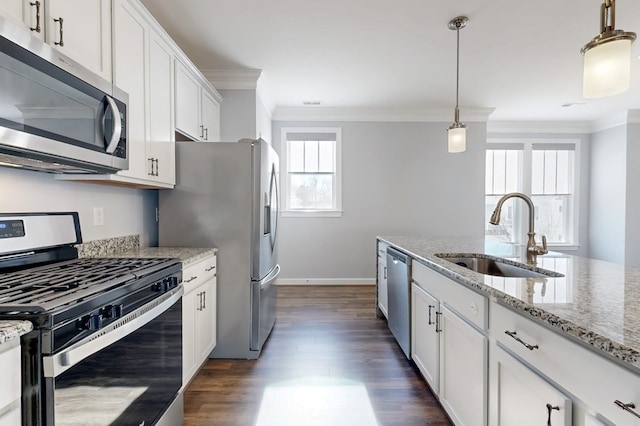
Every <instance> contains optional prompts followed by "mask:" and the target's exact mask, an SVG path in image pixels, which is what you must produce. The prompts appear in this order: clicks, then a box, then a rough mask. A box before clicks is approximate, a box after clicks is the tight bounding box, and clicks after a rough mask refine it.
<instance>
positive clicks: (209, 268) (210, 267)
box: [204, 266, 216, 272]
mask: <svg viewBox="0 0 640 426" xmlns="http://www.w3.org/2000/svg"><path fill="white" fill-rule="evenodd" d="M214 269H216V267H215V266H209V267H208V268H207V269H205V270H204V271H205V272H209V271H213V270H214Z"/></svg>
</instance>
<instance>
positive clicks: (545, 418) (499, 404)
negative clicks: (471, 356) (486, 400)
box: [490, 345, 572, 426]
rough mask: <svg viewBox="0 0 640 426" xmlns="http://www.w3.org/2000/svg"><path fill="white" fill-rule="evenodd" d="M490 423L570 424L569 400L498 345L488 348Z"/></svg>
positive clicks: (523, 425) (507, 425) (525, 425)
mask: <svg viewBox="0 0 640 426" xmlns="http://www.w3.org/2000/svg"><path fill="white" fill-rule="evenodd" d="M491 360H492V361H491V371H492V376H491V385H490V388H491V389H492V406H491V424H492V425H496V426H510V425H518V426H540V425H553V426H570V425H571V424H572V421H571V418H572V402H571V399H570V398H569V397H568V396H566V395H565V394H563V393H562V392H561V391H560V390H558V389H557V388H556V387H554V386H553V385H551V384H550V383H549V382H547V381H546V380H544V379H543V378H542V377H540V376H539V375H538V374H536V373H534V372H533V371H532V370H531V369H529V368H528V367H527V366H526V365H524V364H523V363H522V362H521V361H519V360H518V359H516V358H515V357H514V356H512V355H510V354H509V353H507V352H506V351H505V350H504V349H502V348H500V347H499V346H498V345H495V346H493V347H492V352H491Z"/></svg>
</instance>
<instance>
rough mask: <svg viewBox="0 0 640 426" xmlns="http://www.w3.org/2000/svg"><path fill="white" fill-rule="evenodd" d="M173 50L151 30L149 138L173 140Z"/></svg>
mask: <svg viewBox="0 0 640 426" xmlns="http://www.w3.org/2000/svg"><path fill="white" fill-rule="evenodd" d="M172 77H173V50H172V49H171V47H169V45H168V44H167V43H166V42H165V41H164V39H163V38H162V37H161V36H160V35H159V34H157V33H156V32H155V31H153V30H151V31H150V32H149V124H150V126H149V140H150V141H152V142H156V141H172V140H173V139H174V136H173V125H172V124H173V86H172V80H173V79H172Z"/></svg>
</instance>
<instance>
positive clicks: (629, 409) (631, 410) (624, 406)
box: [613, 399, 640, 418]
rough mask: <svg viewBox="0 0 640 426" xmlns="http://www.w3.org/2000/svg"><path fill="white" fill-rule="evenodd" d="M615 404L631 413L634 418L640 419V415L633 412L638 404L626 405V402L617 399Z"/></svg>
mask: <svg viewBox="0 0 640 426" xmlns="http://www.w3.org/2000/svg"><path fill="white" fill-rule="evenodd" d="M613 403H614V404H616V405H617V406H618V407H620V408H622V409H623V410H624V411H626V412H627V413H631V414H633V415H634V416H636V417H638V418H640V414H638V413H637V412H636V411H635V410H633V409H634V408H636V404H634V403H633V402H630V403H628V404H625V403H624V402H622V401H620V400H618V399H616V400H615V401H613Z"/></svg>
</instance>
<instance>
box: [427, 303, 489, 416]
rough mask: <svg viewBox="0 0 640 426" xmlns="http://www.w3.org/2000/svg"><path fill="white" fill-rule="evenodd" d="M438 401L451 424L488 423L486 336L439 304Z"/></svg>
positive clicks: (487, 340) (487, 347)
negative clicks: (447, 414)
mask: <svg viewBox="0 0 640 426" xmlns="http://www.w3.org/2000/svg"><path fill="white" fill-rule="evenodd" d="M440 310H441V313H440V315H439V320H438V322H439V323H441V324H438V325H439V333H440V393H439V396H440V403H441V404H442V406H443V407H444V409H445V410H446V411H447V413H449V416H450V417H451V419H452V420H453V422H454V423H456V424H460V425H486V424H487V381H488V374H487V366H488V355H489V353H488V352H489V344H488V342H489V339H488V338H487V337H486V336H485V335H483V334H482V333H480V332H479V331H477V330H476V329H475V328H474V327H472V326H471V325H469V324H468V323H467V322H466V321H465V320H463V319H462V318H461V317H460V316H458V315H457V314H455V313H454V312H452V311H451V310H450V309H448V308H447V307H446V306H441V307H440Z"/></svg>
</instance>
